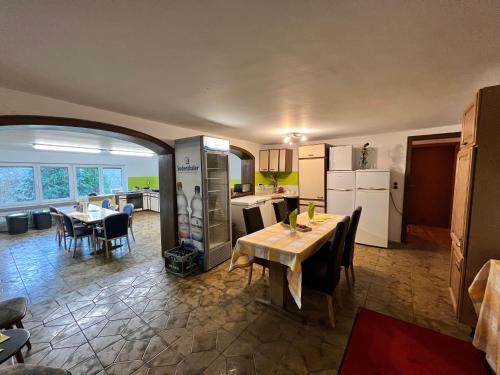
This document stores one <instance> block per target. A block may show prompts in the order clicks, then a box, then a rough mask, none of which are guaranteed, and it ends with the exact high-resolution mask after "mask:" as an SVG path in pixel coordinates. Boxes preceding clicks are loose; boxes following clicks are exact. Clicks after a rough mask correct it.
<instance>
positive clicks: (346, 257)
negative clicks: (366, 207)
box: [342, 206, 362, 290]
mask: <svg viewBox="0 0 500 375" xmlns="http://www.w3.org/2000/svg"><path fill="white" fill-rule="evenodd" d="M361 210H362V208H361V206H358V207H356V209H355V210H354V211H353V213H352V215H351V222H350V223H349V229H348V230H347V235H346V238H345V245H344V254H343V255H342V266H343V267H344V272H345V279H346V282H347V287H348V288H349V290H351V283H350V281H349V270H350V271H351V276H352V285H354V283H355V282H356V278H355V277H354V265H353V260H354V240H355V239H356V232H357V230H358V224H359V218H360V217H361Z"/></svg>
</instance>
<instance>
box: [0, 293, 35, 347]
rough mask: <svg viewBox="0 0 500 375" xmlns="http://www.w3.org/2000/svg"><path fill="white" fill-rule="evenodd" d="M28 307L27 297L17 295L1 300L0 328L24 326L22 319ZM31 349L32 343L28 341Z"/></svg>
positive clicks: (27, 344)
mask: <svg viewBox="0 0 500 375" xmlns="http://www.w3.org/2000/svg"><path fill="white" fill-rule="evenodd" d="M27 309H28V299H27V298H26V297H16V298H11V299H6V300H3V301H0V329H11V328H14V326H16V327H17V328H24V326H23V322H22V319H23V318H24V316H25V315H26V311H27ZM26 346H27V347H28V349H31V343H30V341H29V340H28V342H27V343H26Z"/></svg>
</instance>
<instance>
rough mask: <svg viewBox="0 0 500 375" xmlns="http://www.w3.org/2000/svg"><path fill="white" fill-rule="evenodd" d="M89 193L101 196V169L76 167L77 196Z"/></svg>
mask: <svg viewBox="0 0 500 375" xmlns="http://www.w3.org/2000/svg"><path fill="white" fill-rule="evenodd" d="M89 193H97V194H99V168H98V167H76V194H77V195H78V196H79V197H81V196H87V195H89Z"/></svg>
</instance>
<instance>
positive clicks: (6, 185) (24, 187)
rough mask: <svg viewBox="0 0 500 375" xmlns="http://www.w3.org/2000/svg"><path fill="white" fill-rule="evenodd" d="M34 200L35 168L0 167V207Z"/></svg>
mask: <svg viewBox="0 0 500 375" xmlns="http://www.w3.org/2000/svg"><path fill="white" fill-rule="evenodd" d="M35 200H36V188H35V168H34V167H21V166H19V167H18V166H3V167H0V206H6V205H9V204H12V203H28V202H33V201H35Z"/></svg>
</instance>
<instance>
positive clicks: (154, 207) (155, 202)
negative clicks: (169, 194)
mask: <svg viewBox="0 0 500 375" xmlns="http://www.w3.org/2000/svg"><path fill="white" fill-rule="evenodd" d="M149 208H150V210H151V211H154V212H160V195H159V194H158V193H151V194H150V205H149Z"/></svg>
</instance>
